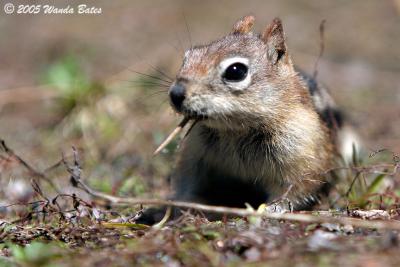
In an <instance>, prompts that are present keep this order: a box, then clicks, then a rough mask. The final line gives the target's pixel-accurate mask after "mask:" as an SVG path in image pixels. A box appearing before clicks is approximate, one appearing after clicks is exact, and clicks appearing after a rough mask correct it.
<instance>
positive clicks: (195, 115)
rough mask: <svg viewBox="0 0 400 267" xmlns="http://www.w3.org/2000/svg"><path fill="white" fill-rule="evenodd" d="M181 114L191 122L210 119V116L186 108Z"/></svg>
mask: <svg viewBox="0 0 400 267" xmlns="http://www.w3.org/2000/svg"><path fill="white" fill-rule="evenodd" d="M179 113H181V114H182V115H183V116H184V117H185V118H188V119H190V120H195V121H202V120H206V119H208V115H206V114H204V113H202V112H197V111H194V110H189V109H185V108H183V109H182V110H181V111H180V112H179Z"/></svg>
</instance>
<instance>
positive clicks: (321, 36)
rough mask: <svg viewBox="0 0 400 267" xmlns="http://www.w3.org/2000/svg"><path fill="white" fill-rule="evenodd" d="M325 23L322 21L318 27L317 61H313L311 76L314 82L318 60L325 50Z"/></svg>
mask: <svg viewBox="0 0 400 267" xmlns="http://www.w3.org/2000/svg"><path fill="white" fill-rule="evenodd" d="M325 22H326V20H325V19H324V20H322V21H321V24H320V25H319V55H318V58H317V60H316V61H315V64H314V74H313V79H314V80H315V79H316V78H317V75H318V63H319V61H320V59H321V58H322V56H323V54H324V50H325V42H324V41H325V40H324V33H325Z"/></svg>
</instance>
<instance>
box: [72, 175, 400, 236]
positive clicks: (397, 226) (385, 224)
mask: <svg viewBox="0 0 400 267" xmlns="http://www.w3.org/2000/svg"><path fill="white" fill-rule="evenodd" d="M78 188H80V189H82V190H84V191H85V192H86V193H88V194H89V195H91V196H92V197H96V198H101V199H105V200H107V201H109V202H110V203H111V204H113V205H116V206H125V205H160V206H169V207H178V208H186V209H194V210H199V211H205V212H214V213H220V214H230V215H236V216H243V217H246V216H256V217H264V218H266V219H277V220H288V221H297V222H307V223H326V222H329V223H337V224H342V225H353V226H355V227H362V228H373V229H392V230H400V222H398V221H383V220H376V221H366V220H361V219H355V218H345V217H339V218H337V217H324V216H317V215H312V214H300V213H284V214H279V213H258V212H256V211H250V210H247V209H241V208H230V207H223V206H211V205H204V204H199V203H191V202H183V201H171V200H160V199H144V198H122V197H116V196H111V195H108V194H105V193H101V192H97V191H95V190H93V189H91V188H90V187H89V186H87V185H86V184H85V183H83V182H82V181H81V180H80V179H78Z"/></svg>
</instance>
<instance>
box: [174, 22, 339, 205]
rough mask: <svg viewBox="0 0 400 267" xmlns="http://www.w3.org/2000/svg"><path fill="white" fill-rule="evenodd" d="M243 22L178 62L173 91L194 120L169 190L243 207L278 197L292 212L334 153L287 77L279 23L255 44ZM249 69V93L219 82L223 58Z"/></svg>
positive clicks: (296, 78) (301, 91)
mask: <svg viewBox="0 0 400 267" xmlns="http://www.w3.org/2000/svg"><path fill="white" fill-rule="evenodd" d="M253 23H254V18H253V17H252V16H247V17H244V18H242V19H241V20H239V21H238V22H236V23H235V25H234V27H233V30H232V32H231V34H229V35H227V36H225V37H223V38H221V39H220V40H217V41H215V42H212V43H210V44H208V45H205V46H199V47H194V48H192V49H190V50H188V51H187V52H186V54H185V59H184V62H183V65H182V67H181V70H180V71H179V73H178V74H177V79H176V82H175V84H180V85H181V86H183V87H184V88H185V100H184V101H183V105H182V109H180V110H178V111H179V112H180V113H182V114H183V115H185V116H188V117H192V118H196V119H198V120H199V121H198V123H196V125H195V126H194V127H193V129H192V130H191V131H190V133H189V134H188V136H187V137H186V138H185V139H184V141H183V143H182V145H181V148H180V153H179V158H178V162H177V166H176V169H175V171H174V172H173V175H172V178H173V185H174V189H175V198H176V199H179V200H186V201H197V202H202V203H208V204H215V205H230V206H240V207H244V204H245V203H246V202H249V203H250V204H252V205H259V204H261V203H262V202H268V201H271V200H274V199H275V198H278V197H280V196H281V195H282V194H283V193H284V192H285V191H286V190H287V188H288V187H289V186H290V185H292V186H293V187H292V190H291V191H290V193H289V195H288V198H289V199H290V200H291V202H292V203H293V204H294V208H295V209H298V208H301V207H304V206H305V205H309V204H312V203H313V202H315V197H316V195H317V192H318V191H319V189H320V188H321V187H322V186H323V185H324V184H325V183H326V181H327V179H326V177H325V176H324V175H323V173H324V171H326V170H327V169H329V168H331V167H332V166H333V165H332V164H333V158H334V151H335V147H334V145H333V138H332V137H333V136H332V135H330V133H329V129H328V127H327V125H328V124H327V123H325V122H324V121H323V120H322V117H321V116H320V115H319V113H318V110H316V106H315V104H314V102H313V98H311V96H310V92H309V88H308V87H307V85H306V83H305V81H304V79H303V78H302V77H301V76H300V75H299V74H298V73H297V72H296V71H295V70H294V67H293V64H292V62H291V58H290V55H289V53H288V50H287V47H286V44H285V36H284V33H283V28H282V23H281V21H280V20H279V19H274V20H273V22H272V23H271V25H270V26H268V27H267V28H266V30H265V31H264V32H263V34H262V35H261V36H259V35H256V34H254V33H252V32H250V29H251V27H252V25H253ZM236 57H237V58H240V60H247V61H248V62H249V75H250V76H251V81H250V83H249V85H246V86H242V87H245V88H244V89H243V88H242V87H240V88H239V87H237V85H236V84H229V83H224V81H222V80H221V70H220V68H221V64H223V63H222V62H223V61H224V60H226V59H229V58H233V59H235V58H236Z"/></svg>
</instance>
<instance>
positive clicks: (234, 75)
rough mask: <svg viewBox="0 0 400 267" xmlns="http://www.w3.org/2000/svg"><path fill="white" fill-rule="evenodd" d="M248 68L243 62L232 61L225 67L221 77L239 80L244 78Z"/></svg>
mask: <svg viewBox="0 0 400 267" xmlns="http://www.w3.org/2000/svg"><path fill="white" fill-rule="evenodd" d="M248 70H249V68H248V67H247V66H246V65H245V64H243V63H240V62H237V63H233V64H232V65H230V66H229V67H227V68H226V70H225V72H224V74H222V78H223V79H224V80H225V81H228V82H240V81H243V80H244V79H245V78H246V76H247V72H248Z"/></svg>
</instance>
